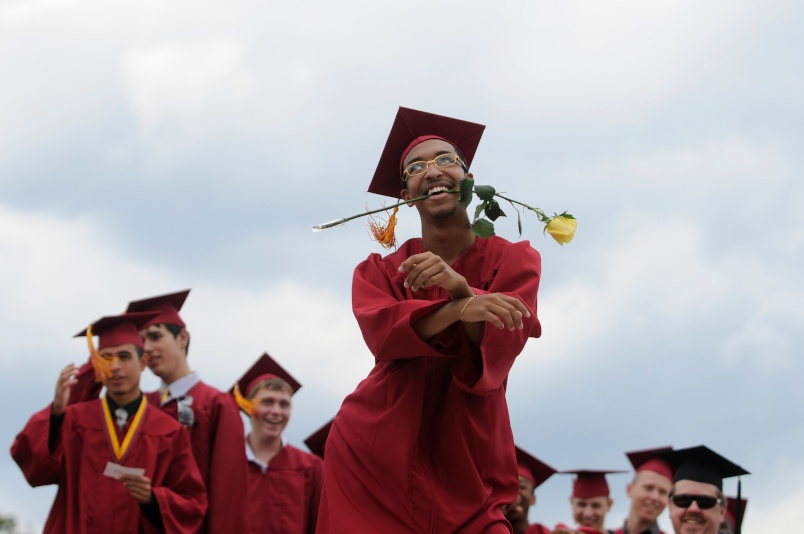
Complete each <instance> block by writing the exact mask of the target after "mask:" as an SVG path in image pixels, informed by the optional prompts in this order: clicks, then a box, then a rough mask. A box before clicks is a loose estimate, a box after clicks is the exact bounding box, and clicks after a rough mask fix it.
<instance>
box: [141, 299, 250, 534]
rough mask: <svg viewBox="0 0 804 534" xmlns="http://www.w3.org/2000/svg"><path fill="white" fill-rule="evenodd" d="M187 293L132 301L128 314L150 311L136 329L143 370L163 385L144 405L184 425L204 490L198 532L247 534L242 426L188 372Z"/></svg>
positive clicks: (233, 411) (224, 399) (222, 400)
mask: <svg viewBox="0 0 804 534" xmlns="http://www.w3.org/2000/svg"><path fill="white" fill-rule="evenodd" d="M189 293H190V290H189V289H188V290H185V291H179V292H176V293H170V294H167V295H160V296H157V297H151V298H147V299H143V300H137V301H132V302H130V303H129V305H128V309H127V310H126V311H127V312H153V313H154V314H155V315H154V317H153V318H152V319H150V320H149V321H147V322H146V323H145V325H144V326H143V328H142V330H140V335H141V336H142V339H143V346H144V348H145V354H146V356H147V357H148V367H149V368H150V369H151V371H152V372H153V373H154V374H155V375H156V376H158V377H159V378H160V379H161V380H162V386H163V387H162V389H161V391H154V392H151V393H148V394H147V398H148V402H150V403H151V404H153V405H155V406H158V407H160V408H161V409H162V410H163V411H164V412H165V413H167V414H168V415H170V416H171V417H173V418H174V419H176V420H177V421H178V422H179V423H181V424H182V425H184V426H185V427H186V428H187V430H188V432H189V434H190V445H191V447H192V451H193V455H194V456H195V459H196V462H197V463H198V469H199V470H200V471H201V477H202V478H203V479H204V484H205V485H206V487H207V496H208V499H209V508H208V510H207V515H206V518H205V520H204V525H203V526H202V528H201V530H200V532H201V533H210V534H217V533H219V532H244V531H245V530H246V518H247V515H248V514H247V510H246V498H247V491H248V488H247V482H246V470H245V466H246V457H245V452H244V451H245V438H244V431H243V421H242V419H240V413H239V411H238V409H237V406H236V405H235V403H234V402H233V401H232V398H231V397H230V396H229V395H227V394H226V393H224V392H222V391H220V390H218V389H216V388H214V387H212V386H210V385H208V384H206V383H204V382H203V381H202V380H201V377H200V375H199V374H198V373H197V372H195V371H192V370H191V369H190V365H189V362H188V361H187V351H188V349H189V346H190V334H189V332H188V331H187V327H186V325H185V323H184V321H183V320H182V318H181V316H180V315H179V310H181V308H182V306H183V305H184V301H185V300H186V299H187V295H188V294H189Z"/></svg>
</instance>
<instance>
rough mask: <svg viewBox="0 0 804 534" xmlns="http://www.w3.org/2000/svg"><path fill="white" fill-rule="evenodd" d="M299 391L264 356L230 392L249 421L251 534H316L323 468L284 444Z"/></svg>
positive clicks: (311, 457)
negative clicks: (294, 401) (275, 533)
mask: <svg viewBox="0 0 804 534" xmlns="http://www.w3.org/2000/svg"><path fill="white" fill-rule="evenodd" d="M300 387H301V384H299V382H297V381H296V379H294V378H293V377H292V376H291V375H290V373H288V372H287V371H285V370H284V369H283V368H282V367H281V366H280V365H279V364H278V363H276V362H275V361H274V360H273V359H272V358H271V357H270V356H268V354H263V355H262V356H261V357H260V358H259V359H258V360H257V361H256V362H255V363H254V365H252V366H251V368H250V369H249V370H248V371H246V373H245V374H244V375H243V376H242V377H241V378H240V379H239V380H238V381H237V384H236V385H235V386H234V387H233V388H232V394H233V395H234V397H235V399H237V403H238V404H239V405H240V407H241V409H242V410H243V411H244V412H245V413H246V415H248V416H249V417H250V419H251V432H249V434H248V437H247V438H246V449H245V450H246V457H247V459H248V487H249V492H248V513H249V521H248V523H249V531H248V532H250V533H253V534H258V533H264V532H277V533H278V532H281V533H282V534H312V533H313V532H315V528H316V521H317V519H318V506H319V504H320V502H321V487H322V485H323V476H324V462H323V461H322V460H321V459H320V458H319V457H318V456H315V455H313V454H310V453H308V452H304V451H302V450H300V449H297V448H296V447H294V446H293V445H290V444H288V443H285V442H284V439H283V438H282V432H283V431H284V430H285V427H286V426H287V424H288V422H289V421H290V414H291V397H292V396H293V394H294V393H296V392H297V391H298V390H299V388H300ZM241 392H242V393H241Z"/></svg>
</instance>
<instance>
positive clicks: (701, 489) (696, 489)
mask: <svg viewBox="0 0 804 534" xmlns="http://www.w3.org/2000/svg"><path fill="white" fill-rule="evenodd" d="M717 491H718V489H717V486H715V485H713V484H707V483H706V482H696V481H694V480H679V481H678V482H676V485H675V493H676V494H680V493H695V494H697V495H711V496H713V497H714V496H717Z"/></svg>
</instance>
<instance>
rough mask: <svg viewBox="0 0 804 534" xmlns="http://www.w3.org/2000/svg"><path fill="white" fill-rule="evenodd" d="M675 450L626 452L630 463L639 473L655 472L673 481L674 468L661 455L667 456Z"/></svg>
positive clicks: (661, 449) (668, 448)
mask: <svg viewBox="0 0 804 534" xmlns="http://www.w3.org/2000/svg"><path fill="white" fill-rule="evenodd" d="M672 450H673V447H659V448H657V449H644V450H641V451H631V452H626V453H625V455H626V456H627V457H628V461H630V462H631V465H633V466H634V469H635V470H636V472H637V473H641V472H642V471H653V472H654V473H658V474H660V475H662V476H663V477H667V478H668V479H670V480H673V466H672V465H670V462H668V461H667V460H664V459H663V458H661V457H660V456H659V455H660V454H666V453H668V452H670V451H672Z"/></svg>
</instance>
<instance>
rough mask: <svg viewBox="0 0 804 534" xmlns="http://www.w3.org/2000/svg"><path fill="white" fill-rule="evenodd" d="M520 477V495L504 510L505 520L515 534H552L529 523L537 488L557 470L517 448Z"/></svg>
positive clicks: (537, 525)
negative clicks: (529, 514)
mask: <svg viewBox="0 0 804 534" xmlns="http://www.w3.org/2000/svg"><path fill="white" fill-rule="evenodd" d="M516 461H517V470H518V475H519V495H517V498H516V500H515V501H514V502H513V503H512V504H511V505H509V506H506V507H504V508H503V511H504V513H505V518H506V519H507V520H508V522H509V523H511V526H512V527H513V534H550V532H551V530H550V529H549V528H548V527H546V526H544V525H542V524H540V523H533V524H531V523H530V522H529V521H528V512H530V509H531V508H532V507H533V506H535V505H536V488H538V487H539V486H540V485H541V484H542V483H544V482H545V481H546V480H547V479H548V478H550V477H551V476H553V474H554V473H555V472H556V470H555V469H553V468H552V467H550V466H549V465H547V464H546V463H544V462H542V461H541V460H539V459H538V458H536V457H535V456H533V455H531V454H530V453H528V452H526V451H525V450H524V449H520V448H519V447H517V448H516Z"/></svg>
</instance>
